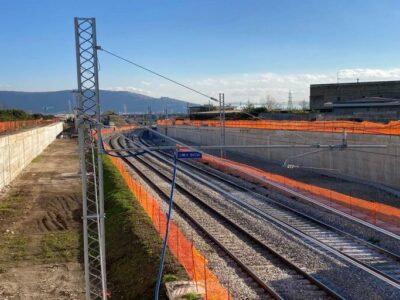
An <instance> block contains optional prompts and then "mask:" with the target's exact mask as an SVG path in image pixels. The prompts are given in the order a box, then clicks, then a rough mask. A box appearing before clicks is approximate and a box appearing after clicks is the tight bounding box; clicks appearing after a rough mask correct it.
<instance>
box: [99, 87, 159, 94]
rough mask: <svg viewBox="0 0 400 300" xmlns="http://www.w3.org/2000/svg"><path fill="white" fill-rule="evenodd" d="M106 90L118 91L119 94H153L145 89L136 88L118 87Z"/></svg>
mask: <svg viewBox="0 0 400 300" xmlns="http://www.w3.org/2000/svg"><path fill="white" fill-rule="evenodd" d="M105 89H106V90H110V91H118V92H131V93H139V94H143V95H150V94H152V92H151V91H149V90H144V89H141V88H137V87H134V86H116V87H109V88H105Z"/></svg>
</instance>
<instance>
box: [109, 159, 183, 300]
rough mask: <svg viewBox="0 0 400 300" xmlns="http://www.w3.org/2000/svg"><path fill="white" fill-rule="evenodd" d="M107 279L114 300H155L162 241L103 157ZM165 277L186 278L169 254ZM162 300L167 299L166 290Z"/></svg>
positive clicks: (111, 166) (115, 171)
mask: <svg viewBox="0 0 400 300" xmlns="http://www.w3.org/2000/svg"><path fill="white" fill-rule="evenodd" d="M103 163H104V193H105V212H106V255H107V278H108V281H109V284H110V290H111V291H112V293H113V298H115V299H152V298H153V294H154V287H155V284H156V277H157V271H158V265H159V255H160V252H161V239H160V237H159V235H158V233H157V231H156V230H155V229H154V227H153V224H152V222H151V220H150V219H149V218H148V216H147V214H146V212H145V211H144V210H143V209H142V207H141V206H140V204H139V202H138V201H137V200H136V199H135V198H134V196H133V194H132V193H131V192H130V190H129V188H128V186H127V185H126V184H125V182H124V180H123V178H122V176H121V175H120V174H119V172H118V170H117V169H116V168H115V167H114V166H113V164H112V162H111V161H110V159H109V158H108V157H104V160H103ZM164 271H165V274H168V275H169V276H168V277H169V278H171V275H173V276H176V278H181V279H183V280H184V279H187V275H186V273H185V271H184V269H183V268H182V266H180V264H179V263H178V262H177V261H176V260H175V259H174V258H173V257H172V255H171V254H170V253H167V256H166V259H165V266H164ZM161 299H166V296H165V291H164V293H163V295H162V296H161Z"/></svg>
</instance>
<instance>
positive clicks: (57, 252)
mask: <svg viewBox="0 0 400 300" xmlns="http://www.w3.org/2000/svg"><path fill="white" fill-rule="evenodd" d="M78 245H79V233H77V232H75V231H72V230H68V231H60V232H53V233H48V234H45V235H44V236H43V238H42V240H41V244H40V249H41V258H43V259H45V260H50V261H53V260H57V261H60V260H63V261H71V260H72V259H74V257H75V256H76V253H77V247H78Z"/></svg>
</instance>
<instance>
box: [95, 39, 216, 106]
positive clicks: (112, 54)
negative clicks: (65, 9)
mask: <svg viewBox="0 0 400 300" xmlns="http://www.w3.org/2000/svg"><path fill="white" fill-rule="evenodd" d="M98 50H101V51H103V52H105V53H108V54H110V55H111V56H114V57H116V58H118V59H120V60H122V61H125V62H127V63H129V64H131V65H134V66H135V67H138V68H140V69H142V70H145V71H147V72H149V73H152V74H154V75H156V76H158V77H161V78H163V79H165V80H168V81H170V82H172V83H175V84H177V85H179V86H181V87H183V88H185V89H188V90H190V91H192V92H194V93H196V94H199V95H201V96H203V97H206V98H207V99H210V100H213V101H216V102H218V100H217V99H215V98H213V97H211V96H208V95H207V94H205V93H203V92H200V91H198V90H196V89H194V88H191V87H189V86H187V85H185V84H183V83H180V82H178V81H176V80H173V79H171V78H169V77H167V76H164V75H162V74H160V73H157V72H155V71H153V70H150V69H149V68H146V67H144V66H142V65H139V64H137V63H135V62H133V61H131V60H129V59H127V58H124V57H122V56H120V55H118V54H115V53H113V52H111V51H108V50H106V49H103V48H101V47H99V46H98Z"/></svg>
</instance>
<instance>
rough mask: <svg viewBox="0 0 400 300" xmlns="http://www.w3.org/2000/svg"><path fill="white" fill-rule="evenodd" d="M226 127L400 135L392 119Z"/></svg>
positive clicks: (227, 123)
mask: <svg viewBox="0 0 400 300" xmlns="http://www.w3.org/2000/svg"><path fill="white" fill-rule="evenodd" d="M157 125H161V126H174V125H187V126H195V127H199V126H209V127H219V126H220V121H219V120H206V121H196V120H171V119H167V120H158V121H157ZM225 126H226V127H232V128H255V129H266V130H294V131H318V132H337V133H341V132H342V131H343V129H346V132H347V133H361V134H384V135H400V121H390V122H389V123H388V124H381V123H374V122H368V121H364V122H354V121H275V120H226V121H225Z"/></svg>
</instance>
